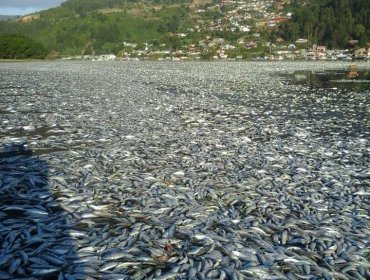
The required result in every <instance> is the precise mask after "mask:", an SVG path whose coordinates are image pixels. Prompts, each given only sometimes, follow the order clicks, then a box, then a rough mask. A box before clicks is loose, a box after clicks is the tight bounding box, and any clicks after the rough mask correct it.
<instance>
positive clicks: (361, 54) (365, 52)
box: [355, 47, 370, 59]
mask: <svg viewBox="0 0 370 280" xmlns="http://www.w3.org/2000/svg"><path fill="white" fill-rule="evenodd" d="M355 58H356V59H368V58H370V50H369V47H366V48H361V49H358V50H356V51H355Z"/></svg>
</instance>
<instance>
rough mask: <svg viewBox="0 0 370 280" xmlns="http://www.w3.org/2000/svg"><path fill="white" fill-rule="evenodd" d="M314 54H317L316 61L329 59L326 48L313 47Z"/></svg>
mask: <svg viewBox="0 0 370 280" xmlns="http://www.w3.org/2000/svg"><path fill="white" fill-rule="evenodd" d="M313 52H314V53H315V57H316V59H327V54H326V47H325V46H317V45H313Z"/></svg>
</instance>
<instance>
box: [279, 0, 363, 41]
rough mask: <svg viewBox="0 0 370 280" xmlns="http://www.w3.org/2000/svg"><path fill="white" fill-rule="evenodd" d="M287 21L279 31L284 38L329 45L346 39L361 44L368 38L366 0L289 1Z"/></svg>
mask: <svg viewBox="0 0 370 280" xmlns="http://www.w3.org/2000/svg"><path fill="white" fill-rule="evenodd" d="M291 9H292V11H293V13H294V16H293V19H292V21H291V22H288V23H285V24H283V26H282V27H281V29H280V30H279V34H280V35H281V36H282V37H284V38H285V39H286V40H288V41H295V40H296V39H298V38H307V39H308V41H309V42H312V43H318V44H321V45H326V46H328V47H329V48H340V47H346V46H347V45H348V41H349V40H358V41H359V44H360V45H365V44H366V43H367V42H369V38H370V3H369V0H310V1H297V0H296V1H293V2H292V3H291Z"/></svg>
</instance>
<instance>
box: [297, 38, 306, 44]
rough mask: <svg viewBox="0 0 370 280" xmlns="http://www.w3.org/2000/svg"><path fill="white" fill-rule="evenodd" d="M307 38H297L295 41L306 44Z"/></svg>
mask: <svg viewBox="0 0 370 280" xmlns="http://www.w3.org/2000/svg"><path fill="white" fill-rule="evenodd" d="M307 42H308V40H307V39H302V38H301V39H298V40H297V41H295V43H296V44H307Z"/></svg>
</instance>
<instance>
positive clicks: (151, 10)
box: [0, 0, 370, 58]
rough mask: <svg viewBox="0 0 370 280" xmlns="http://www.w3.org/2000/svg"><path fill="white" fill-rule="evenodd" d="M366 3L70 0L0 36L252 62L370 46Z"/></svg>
mask: <svg viewBox="0 0 370 280" xmlns="http://www.w3.org/2000/svg"><path fill="white" fill-rule="evenodd" d="M367 1H368V0H339V1H336V0H310V1H304V0H300V1H299V0H292V1H290V0H253V1H252V0H250V1H249V0H245V1H230V0H223V1H221V0H189V1H187V0H154V1H143V0H68V1H66V2H64V3H63V4H62V5H61V6H59V7H56V8H53V9H49V10H45V11H42V12H40V13H37V14H32V15H28V16H24V17H20V18H17V19H13V20H11V21H9V20H8V21H2V22H0V34H20V35H24V36H28V37H30V38H32V39H34V40H37V41H39V42H40V43H42V44H43V45H44V46H45V47H46V48H47V49H48V50H49V52H50V53H53V54H54V55H56V56H58V55H81V54H82V55H83V54H103V53H115V54H116V55H119V56H140V55H144V54H145V55H146V54H148V52H149V51H148V50H149V49H150V55H151V56H153V57H154V58H156V57H161V56H163V55H164V54H166V53H168V52H171V53H176V54H177V55H179V56H181V55H182V54H184V53H188V54H192V55H194V56H201V57H203V58H211V57H213V56H215V55H218V56H222V55H224V54H226V55H228V57H234V58H235V57H240V56H243V57H253V56H260V55H262V56H263V55H264V54H266V53H268V52H269V51H271V44H273V43H276V42H281V41H284V42H286V44H289V43H294V42H295V41H296V40H297V39H298V38H307V40H308V42H309V43H311V44H314V43H320V44H324V45H327V46H328V47H335V48H337V47H338V48H339V47H346V45H347V42H348V40H350V39H356V40H358V41H359V44H360V45H365V44H366V43H367V42H368V41H369V38H370V33H369V32H370V31H369V30H370V23H369V20H370V8H369V7H368V5H366V2H367ZM292 13H293V16H292V17H290V15H291V14H292ZM334 15H335V16H334ZM337 15H339V16H337ZM213 40H214V41H213ZM279 40H280V41H279ZM220 45H222V46H223V47H224V49H223V50H220V48H219V47H220Z"/></svg>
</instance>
